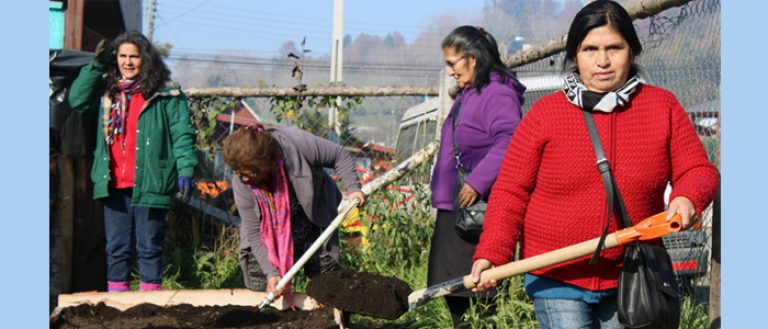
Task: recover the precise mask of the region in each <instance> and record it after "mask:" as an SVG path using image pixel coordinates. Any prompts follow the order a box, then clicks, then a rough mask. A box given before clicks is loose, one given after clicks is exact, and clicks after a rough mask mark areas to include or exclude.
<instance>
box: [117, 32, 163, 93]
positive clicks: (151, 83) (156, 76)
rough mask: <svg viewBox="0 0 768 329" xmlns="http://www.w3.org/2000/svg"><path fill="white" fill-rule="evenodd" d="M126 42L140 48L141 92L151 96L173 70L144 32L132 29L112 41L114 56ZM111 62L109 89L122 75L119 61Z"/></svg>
mask: <svg viewBox="0 0 768 329" xmlns="http://www.w3.org/2000/svg"><path fill="white" fill-rule="evenodd" d="M125 43H130V44H133V45H135V46H136V48H139V56H141V69H140V71H139V75H138V79H140V80H141V93H142V94H144V97H150V96H151V95H153V94H154V93H155V92H157V91H158V90H159V89H160V87H162V85H163V83H164V82H165V81H168V80H170V79H171V71H170V70H168V67H167V66H166V65H165V63H164V62H163V58H162V57H161V56H160V53H158V52H157V50H155V47H153V46H152V43H151V42H149V40H148V39H147V38H146V37H145V36H144V35H143V34H141V33H139V32H136V31H130V32H124V33H122V34H120V35H118V36H117V37H116V38H115V40H114V41H112V51H113V52H114V56H117V49H118V48H120V45H122V44H125ZM113 63H114V64H113ZM110 64H111V65H110V68H109V69H108V70H107V84H108V88H109V90H113V89H114V87H115V85H116V84H117V82H118V80H120V78H121V77H120V70H119V69H118V67H117V63H116V62H112V61H110Z"/></svg>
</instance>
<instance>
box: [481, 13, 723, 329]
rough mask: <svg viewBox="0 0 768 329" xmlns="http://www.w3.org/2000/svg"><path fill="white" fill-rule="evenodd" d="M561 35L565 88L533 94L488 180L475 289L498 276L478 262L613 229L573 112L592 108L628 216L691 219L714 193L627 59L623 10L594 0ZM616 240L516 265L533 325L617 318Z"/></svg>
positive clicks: (689, 135) (699, 161)
mask: <svg viewBox="0 0 768 329" xmlns="http://www.w3.org/2000/svg"><path fill="white" fill-rule="evenodd" d="M567 40H568V41H567V43H566V56H565V57H566V59H565V63H564V67H565V68H566V72H569V74H567V76H566V79H565V81H566V83H565V87H564V89H563V90H562V91H559V92H556V93H553V94H550V95H547V96H544V97H542V98H541V99H540V100H539V101H537V102H536V103H535V104H534V105H533V107H532V108H531V110H530V112H529V113H528V114H527V115H526V116H525V117H524V118H523V120H522V122H521V123H520V126H519V127H518V128H517V132H516V133H515V135H514V136H513V137H512V140H511V142H510V145H509V148H508V149H507V153H506V155H505V157H504V160H503V162H502V166H501V170H500V172H499V177H498V178H497V180H496V184H495V185H494V186H493V189H492V192H491V193H490V195H491V197H490V200H489V205H488V213H487V214H486V218H485V225H484V230H483V234H482V235H481V237H480V243H479V244H478V246H477V249H476V252H475V255H474V263H473V267H472V275H473V278H474V279H475V283H476V284H477V285H478V286H477V289H478V290H479V291H483V290H486V289H488V288H490V287H493V286H495V285H496V282H494V281H484V282H480V279H479V278H480V273H481V272H482V271H484V270H486V269H488V268H491V267H492V266H496V265H502V264H505V263H508V262H510V261H511V260H513V253H514V250H515V245H516V242H518V240H519V241H520V242H521V253H522V254H521V255H520V258H528V257H532V256H536V255H538V254H541V253H544V252H548V251H551V250H555V249H559V248H562V247H565V246H569V245H572V244H575V243H578V242H582V241H586V240H589V239H592V238H594V237H597V236H600V234H601V232H602V230H603V228H604V227H605V226H606V225H610V231H615V230H616V229H617V219H616V218H615V216H614V215H613V214H612V215H611V216H610V218H606V216H605V214H606V212H607V206H608V205H607V201H606V195H605V189H604V186H603V183H602V180H601V177H600V173H599V172H598V170H597V167H596V165H595V161H596V159H595V151H594V149H593V146H592V142H591V140H590V137H589V134H588V130H587V127H586V124H585V121H584V117H583V115H582V111H591V112H592V116H593V118H594V121H595V124H596V127H597V131H598V134H599V137H600V140H601V143H602V145H603V148H604V149H605V154H606V157H607V159H608V161H609V162H610V164H611V168H612V170H613V174H614V179H615V182H616V185H617V186H618V187H619V189H620V191H621V196H622V198H623V200H624V203H625V204H626V207H627V211H628V213H629V218H631V220H632V221H633V222H634V223H636V222H638V221H640V220H642V219H644V218H646V217H648V216H651V215H653V214H656V213H659V212H661V211H664V190H665V188H666V186H667V183H668V182H670V183H671V184H672V194H671V195H670V200H671V202H670V203H669V209H668V214H669V217H671V216H672V214H675V213H678V214H680V215H681V217H682V220H683V225H684V226H685V227H687V226H689V225H690V224H692V222H693V221H694V219H695V218H697V216H698V214H700V213H701V211H702V209H703V208H705V207H706V206H707V205H708V204H709V203H710V202H711V201H712V199H713V198H714V196H715V194H716V190H717V185H718V173H717V169H716V168H715V167H714V166H713V165H712V164H711V163H710V162H709V160H708V158H707V154H706V152H705V150H704V147H703V146H702V144H701V142H700V141H699V138H698V136H697V134H696V132H695V131H694V129H693V125H692V123H691V122H690V120H689V118H688V115H687V114H686V112H685V110H684V109H683V108H682V107H681V105H680V103H679V102H678V101H677V99H676V98H675V96H674V95H673V94H672V93H671V92H669V91H667V90H664V89H661V88H658V87H654V86H651V85H648V84H645V83H644V82H643V81H642V80H641V79H640V78H639V77H638V75H637V72H638V70H637V67H636V65H635V58H637V56H638V55H640V52H641V50H642V46H641V44H640V42H639V40H638V38H637V34H636V33H635V29H634V27H633V26H632V19H631V18H630V16H629V14H628V13H627V12H626V11H625V10H624V9H623V8H622V7H621V5H619V4H617V3H616V2H613V1H603V0H599V1H595V2H592V3H590V4H589V5H587V6H585V7H584V8H583V9H582V10H581V11H580V12H579V13H578V14H577V15H576V17H575V18H574V20H573V22H572V24H571V27H570V30H569V32H568V39H567ZM622 253H623V250H622V248H614V249H609V250H605V251H603V252H601V253H600V255H599V259H598V261H597V263H596V264H589V263H588V262H589V257H583V258H579V259H576V260H573V261H569V262H565V263H562V264H558V265H554V266H550V267H546V268H543V269H539V270H536V271H532V272H530V273H528V274H526V277H525V287H526V291H527V292H528V294H529V295H531V297H532V298H533V300H534V308H535V311H536V316H537V319H538V320H539V323H540V324H541V327H542V328H621V325H620V324H619V321H618V316H617V311H616V306H617V302H616V286H617V279H618V277H619V271H620V269H621V265H622Z"/></svg>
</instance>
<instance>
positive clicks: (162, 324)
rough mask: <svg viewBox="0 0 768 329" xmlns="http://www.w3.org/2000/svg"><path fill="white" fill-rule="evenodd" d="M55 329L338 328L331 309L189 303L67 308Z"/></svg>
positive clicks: (86, 305)
mask: <svg viewBox="0 0 768 329" xmlns="http://www.w3.org/2000/svg"><path fill="white" fill-rule="evenodd" d="M51 328H52V329H74V328H79V329H96V328H99V329H103V328H110V329H113V328H114V329H120V328H137V329H138V328H146V329H149V328H155V329H160V328H162V329H182V328H184V329H203V328H240V329H267V328H274V329H277V328H314V329H331V328H338V326H337V325H336V323H335V322H334V320H333V310H332V309H331V308H321V309H317V310H313V311H301V310H297V311H282V312H280V311H278V310H275V309H272V308H268V309H264V310H261V311H259V310H258V308H256V307H248V306H208V307H195V306H191V305H187V304H183V305H176V306H171V307H161V306H157V305H153V304H140V305H136V306H134V307H132V308H129V309H127V310H125V311H123V312H120V310H118V309H116V308H112V307H109V306H106V305H104V303H99V304H97V305H88V304H83V305H78V306H73V307H68V308H65V309H63V310H61V312H60V313H59V314H58V315H57V316H56V317H55V318H54V319H52V320H51Z"/></svg>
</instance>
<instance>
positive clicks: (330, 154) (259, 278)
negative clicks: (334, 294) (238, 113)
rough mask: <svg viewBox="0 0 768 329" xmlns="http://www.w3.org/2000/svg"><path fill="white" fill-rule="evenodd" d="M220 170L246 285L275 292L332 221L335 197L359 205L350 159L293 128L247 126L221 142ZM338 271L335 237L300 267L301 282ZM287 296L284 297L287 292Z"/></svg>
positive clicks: (325, 142)
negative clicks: (225, 170) (236, 223)
mask: <svg viewBox="0 0 768 329" xmlns="http://www.w3.org/2000/svg"><path fill="white" fill-rule="evenodd" d="M224 162H225V163H226V164H227V165H229V166H230V167H231V168H232V169H233V170H234V171H235V173H236V175H235V176H234V177H233V178H232V188H233V190H234V196H235V203H236V204H237V209H238V212H239V214H240V218H241V220H242V221H241V223H240V256H239V258H240V266H241V268H242V270H243V279H244V280H245V285H246V286H247V287H248V288H249V289H252V290H256V291H267V292H274V293H276V294H280V293H283V291H275V286H276V285H277V283H278V282H279V281H280V279H281V278H282V276H283V275H285V273H286V272H287V271H288V270H289V269H290V268H291V266H293V262H294V259H298V258H299V257H301V255H303V254H304V251H305V250H307V248H308V247H309V246H310V245H311V244H312V243H313V242H314V240H316V239H317V238H318V237H319V236H320V234H321V233H322V231H323V229H324V228H325V227H327V226H328V225H329V224H330V222H331V221H332V220H333V219H334V218H335V217H336V214H337V206H338V205H339V203H340V202H341V193H340V192H339V189H338V188H337V186H336V183H335V182H334V181H333V180H332V179H331V177H330V176H329V175H328V174H327V173H326V172H325V170H324V168H332V169H334V170H335V171H336V174H338V175H339V176H340V177H341V183H342V186H343V187H344V190H346V191H347V192H348V193H349V195H348V199H349V201H350V202H352V201H353V200H355V199H357V200H358V201H359V204H362V203H363V202H364V201H365V197H364V196H363V193H362V192H361V191H360V183H359V181H358V178H357V174H356V173H355V171H354V162H353V159H352V156H351V155H350V154H349V153H348V152H347V151H345V150H344V149H343V148H342V147H341V146H339V145H338V144H334V143H332V142H330V141H328V140H325V139H322V138H319V137H317V136H314V135H312V134H310V133H308V132H305V131H303V130H299V129H294V128H266V127H264V126H253V127H247V128H242V129H238V130H237V131H235V132H234V133H232V134H231V135H229V137H227V139H225V140H224ZM338 269H341V258H340V257H339V238H338V236H337V235H335V236H333V237H331V239H330V240H329V241H328V242H327V243H326V244H325V245H324V246H322V247H321V248H320V250H319V251H318V252H317V253H316V254H315V255H313V256H312V258H311V259H310V260H309V261H308V262H307V264H306V266H305V267H304V273H305V274H306V275H307V277H310V278H311V277H313V276H315V275H316V274H319V273H325V272H329V271H335V270H338ZM286 287H288V289H287V291H286V293H288V294H289V293H290V285H288V286H286Z"/></svg>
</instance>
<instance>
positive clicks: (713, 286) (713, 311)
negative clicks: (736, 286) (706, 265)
mask: <svg viewBox="0 0 768 329" xmlns="http://www.w3.org/2000/svg"><path fill="white" fill-rule="evenodd" d="M709 275H710V277H709V327H710V328H711V329H720V326H721V324H720V188H719V187H718V189H717V197H715V202H714V204H713V205H712V265H711V267H710V273H709Z"/></svg>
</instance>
